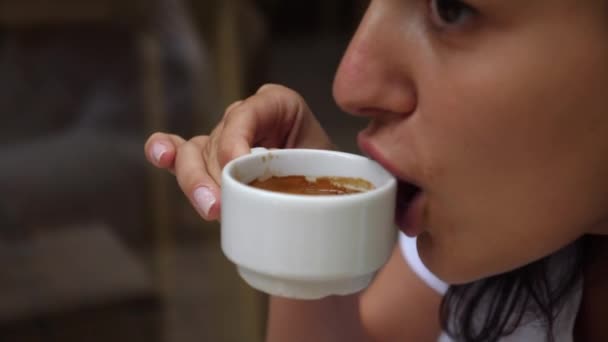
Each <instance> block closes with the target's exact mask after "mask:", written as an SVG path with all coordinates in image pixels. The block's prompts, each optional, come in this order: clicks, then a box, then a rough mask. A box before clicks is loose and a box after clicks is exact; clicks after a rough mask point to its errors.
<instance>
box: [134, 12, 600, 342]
mask: <svg viewBox="0 0 608 342" xmlns="http://www.w3.org/2000/svg"><path fill="white" fill-rule="evenodd" d="M607 42H608V1H606V0H585V1H574V0H533V1H488V0H483V1H481V0H470V1H467V2H463V1H459V0H430V1H422V0H372V1H371V3H370V6H369V8H368V9H367V12H366V15H365V16H364V18H363V20H362V22H361V24H360V26H359V29H358V30H357V32H356V34H355V36H354V38H353V39H352V41H351V44H350V46H349V48H348V50H347V51H346V54H345V55H344V57H343V60H342V62H341V65H340V67H339V69H338V72H337V75H336V79H335V82H334V97H335V99H336V102H337V103H338V105H339V106H340V107H341V108H342V109H343V110H344V111H346V112H349V113H351V114H353V115H358V116H365V117H368V118H369V119H370V124H369V126H368V128H367V129H365V130H364V131H362V132H361V133H360V134H359V136H358V142H359V146H360V148H361V150H362V151H363V152H364V153H365V154H367V155H368V156H370V157H371V158H373V159H375V160H377V161H378V162H379V163H381V164H382V165H383V166H384V167H385V168H386V169H388V170H389V171H390V172H392V173H393V174H394V175H395V176H396V177H397V178H398V179H399V180H400V188H399V189H400V191H399V195H398V201H397V202H398V203H397V212H396V215H395V216H396V217H395V219H396V222H397V223H398V225H399V226H400V227H401V229H402V231H403V232H404V233H405V234H407V235H408V236H409V238H408V237H405V236H402V237H401V243H400V247H399V248H396V250H395V252H394V254H393V257H392V258H391V260H390V261H389V262H388V263H387V265H386V266H385V267H384V269H383V270H382V272H380V274H379V275H378V277H377V278H376V280H375V281H374V283H373V284H372V285H371V286H370V288H368V289H367V290H366V291H364V292H363V293H362V294H359V295H353V296H346V297H330V298H325V299H323V300H319V301H308V302H301V301H295V300H288V299H282V298H272V299H271V310H270V320H269V335H268V340H269V341H296V340H297V341H300V340H301V341H432V340H437V339H438V338H439V339H441V340H444V341H446V340H451V339H454V340H465V341H497V340H499V341H535V340H546V339H548V340H555V341H570V340H572V338H573V336H574V337H576V338H577V340H589V341H599V340H604V339H608V331H606V328H605V327H604V325H602V324H601V317H602V315H601V312H602V311H603V312H604V313H605V312H606V309H605V308H606V306H607V304H608V297H607V296H606V295H605V294H604V292H605V291H601V290H603V289H606V286H608V280H607V279H606V278H607V276H606V275H605V274H606V273H605V272H604V271H603V269H605V268H606V266H607V265H608V253H606V252H604V251H605V250H606V240H605V238H603V237H602V236H604V235H606V234H608V206H607V205H606V203H608V177H606V176H605V175H607V174H608V115H607V108H608V107H607V103H606V102H605V94H604V93H605V89H607V88H608V43H607ZM257 145H261V146H266V147H279V148H290V147H308V148H331V147H332V144H331V142H330V140H329V138H328V137H327V135H326V134H325V133H324V131H323V129H322V128H321V127H320V125H319V123H318V122H317V120H316V119H315V118H314V116H313V115H312V113H311V111H310V110H309V109H308V107H307V106H306V104H305V102H304V100H303V99H302V98H301V97H299V95H297V94H296V93H294V92H293V91H291V90H289V89H286V88H284V87H281V86H277V85H267V86H264V87H262V88H261V89H260V90H259V91H258V92H257V93H256V94H255V95H253V96H251V97H250V98H248V99H245V100H244V101H239V102H236V103H234V104H233V105H231V106H230V107H229V108H228V109H227V110H226V114H225V116H224V118H223V120H222V121H221V122H220V124H219V125H218V126H217V127H216V128H215V130H214V131H213V132H212V133H211V134H210V135H209V136H199V137H195V138H193V139H191V140H190V141H184V140H183V139H182V138H180V137H177V136H173V135H168V134H161V133H159V134H155V135H153V136H152V137H151V138H150V139H149V141H148V142H147V144H146V151H147V153H146V154H147V156H148V158H149V160H150V161H151V162H152V163H153V164H154V165H156V166H157V167H161V168H169V169H172V170H173V171H174V172H175V174H176V176H177V180H178V182H179V184H180V186H181V187H182V189H183V190H184V192H185V194H186V195H187V196H188V197H189V198H190V199H191V201H192V203H193V205H194V206H195V207H196V208H197V210H198V211H199V213H200V214H201V215H202V217H203V218H205V219H208V220H214V219H217V218H218V215H219V207H220V198H219V194H220V192H219V184H220V172H221V168H222V167H223V166H224V165H225V164H226V163H227V162H228V161H230V160H231V159H233V158H235V157H237V156H239V155H242V154H245V153H248V151H249V148H250V147H251V146H257ZM447 284H451V286H449V288H448V287H447ZM589 298H593V300H592V301H589V300H588V299H589ZM598 322H599V323H598ZM442 328H443V331H444V333H441V331H442Z"/></svg>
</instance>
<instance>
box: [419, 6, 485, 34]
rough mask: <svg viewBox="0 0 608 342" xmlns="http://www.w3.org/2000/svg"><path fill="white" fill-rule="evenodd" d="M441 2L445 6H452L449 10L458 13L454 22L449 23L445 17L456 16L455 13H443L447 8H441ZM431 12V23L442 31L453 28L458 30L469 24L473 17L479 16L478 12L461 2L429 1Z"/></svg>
mask: <svg viewBox="0 0 608 342" xmlns="http://www.w3.org/2000/svg"><path fill="white" fill-rule="evenodd" d="M440 2H442V5H443V6H452V7H450V8H447V10H451V11H457V13H456V15H457V18H455V21H454V22H448V21H447V20H446V18H445V15H446V14H447V15H450V14H452V15H454V14H455V13H450V12H448V13H441V12H442V11H446V8H443V9H442V8H440ZM429 12H430V19H431V23H432V24H433V25H434V26H435V27H437V28H438V29H440V30H449V29H452V28H458V27H460V26H462V25H465V24H467V23H468V21H469V20H470V19H471V17H472V16H474V15H475V14H477V11H476V10H475V9H474V8H473V7H471V6H470V5H468V4H466V3H465V2H463V1H460V0H429Z"/></svg>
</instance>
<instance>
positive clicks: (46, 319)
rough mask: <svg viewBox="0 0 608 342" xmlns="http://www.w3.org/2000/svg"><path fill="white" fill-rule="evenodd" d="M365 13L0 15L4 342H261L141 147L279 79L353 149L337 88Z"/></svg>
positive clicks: (212, 231)
mask: <svg viewBox="0 0 608 342" xmlns="http://www.w3.org/2000/svg"><path fill="white" fill-rule="evenodd" d="M365 5H366V1H363V0H351V1H346V0H334V1H323V0H310V1H279V0H199V1H194V0H190V1H188V0H131V1H119V0H55V1H46V0H0V108H1V110H2V116H1V121H0V341H8V342H13V341H26V342H30V341H31V342H38V341H45V342H54V341H62V342H71V341H93V342H95V341H100V342H101V341H104V342H105V341H118V342H121V341H158V342H161V341H162V342H189V341H218V342H221V341H262V339H263V336H264V329H265V322H266V298H265V297H264V296H263V295H262V294H260V293H258V292H256V291H254V290H252V289H250V288H249V287H248V286H247V285H245V284H244V283H243V282H242V281H241V280H240V278H239V277H238V275H237V273H236V270H235V268H234V266H233V265H232V264H230V263H229V262H228V261H227V260H226V258H225V257H224V256H223V254H222V252H221V250H220V246H219V229H218V228H219V227H218V225H217V224H214V223H205V222H203V221H202V220H201V219H200V218H199V217H198V216H197V215H196V213H195V212H194V210H193V209H192V208H190V205H189V204H188V203H187V202H186V201H185V198H184V196H183V195H182V194H181V193H180V192H179V189H178V188H177V186H176V183H175V180H174V178H173V177H172V176H170V175H167V174H166V173H164V172H160V171H157V170H154V169H153V168H152V167H150V166H148V165H147V164H146V162H145V159H144V155H143V143H144V141H145V139H146V137H147V136H148V135H149V134H150V133H152V132H154V131H169V132H174V133H177V134H180V135H182V136H184V137H191V136H192V135H195V134H201V133H205V132H208V131H209V130H210V129H211V128H212V127H213V126H214V124H215V123H216V122H217V120H218V119H219V117H220V116H221V115H222V113H223V108H225V106H226V105H227V104H229V103H231V102H233V101H235V100H238V99H241V98H243V97H245V96H247V95H249V94H251V93H252V92H254V91H255V89H257V87H259V86H260V85H261V84H264V83H268V82H273V83H281V84H284V85H287V86H289V87H291V88H293V89H295V90H297V91H299V92H300V93H301V94H302V95H303V96H304V97H305V98H306V99H307V100H308V101H309V104H310V106H311V108H312V109H313V111H315V112H316V113H317V115H318V116H319V119H320V120H321V122H322V123H323V124H324V126H325V127H326V129H327V130H328V131H329V133H330V135H331V136H332V137H333V138H334V139H335V143H336V144H337V145H338V146H340V147H341V149H343V150H346V151H350V152H357V149H356V145H355V134H356V132H357V131H358V130H359V129H360V128H361V127H363V126H364V125H365V122H364V121H362V120H360V119H356V118H353V117H350V116H348V115H345V114H343V113H341V112H340V111H339V110H338V108H337V107H336V105H335V104H334V102H333V100H332V98H331V82H332V79H333V74H334V71H335V69H336V67H337V65H338V62H339V60H340V57H341V55H342V53H343V51H344V49H345V48H346V45H347V43H348V39H349V37H350V35H351V34H352V33H353V32H354V29H355V27H356V23H357V22H358V20H359V18H360V16H361V14H362V12H363V10H364V7H365Z"/></svg>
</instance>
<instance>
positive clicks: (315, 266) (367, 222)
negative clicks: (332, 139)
mask: <svg viewBox="0 0 608 342" xmlns="http://www.w3.org/2000/svg"><path fill="white" fill-rule="evenodd" d="M270 175H272V176H287V175H303V176H307V177H323V176H335V177H353V178H363V179H365V180H367V181H369V182H370V183H372V184H373V185H374V189H372V190H369V191H365V192H361V193H356V194H349V195H336V196H314V195H293V194H285V193H279V192H271V191H267V190H262V189H258V188H254V187H251V186H249V185H247V184H248V183H249V182H251V181H253V180H255V179H257V178H260V177H267V176H270ZM396 189H397V182H396V180H395V178H394V177H393V176H392V175H391V174H389V173H388V172H387V171H385V170H384V169H383V168H382V167H381V166H380V165H379V164H377V163H376V162H374V161H372V160H370V159H368V158H365V157H362V156H358V155H354V154H348V153H342V152H334V151H324V150H307V149H285V150H266V149H259V148H256V149H253V150H252V153H251V154H249V155H245V156H242V157H240V158H237V159H235V160H233V161H231V162H230V163H228V165H226V167H225V168H224V170H223V173H222V213H221V215H222V218H221V240H222V250H223V251H224V254H225V255H226V256H227V257H228V259H230V260H231V261H232V262H234V263H235V264H236V266H237V268H238V271H239V273H240V275H241V277H242V278H243V279H244V280H245V281H246V282H247V283H248V284H249V285H251V286H252V287H254V288H256V289H258V290H261V291H263V292H266V293H268V294H271V295H276V296H282V297H289V298H298V299H317V298H322V297H325V296H328V295H334V294H336V295H345V294H350V293H354V292H357V291H360V290H362V289H364V288H365V287H367V285H368V284H369V283H370V282H371V280H372V278H373V276H374V274H375V272H376V271H377V270H378V269H379V268H380V267H381V266H382V265H383V264H384V263H385V262H386V261H387V260H388V258H389V256H390V255H391V252H392V250H393V248H394V246H395V241H396V238H397V229H396V227H395V224H394V208H395V196H396Z"/></svg>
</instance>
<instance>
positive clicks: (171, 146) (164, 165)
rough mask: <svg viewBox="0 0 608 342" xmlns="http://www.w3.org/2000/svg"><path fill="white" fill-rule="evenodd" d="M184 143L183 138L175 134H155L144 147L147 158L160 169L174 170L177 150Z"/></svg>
mask: <svg viewBox="0 0 608 342" xmlns="http://www.w3.org/2000/svg"><path fill="white" fill-rule="evenodd" d="M184 142H185V140H184V139H183V138H182V137H180V136H178V135H175V134H167V133H154V134H152V135H151V136H150V138H148V141H146V144H145V146H144V151H145V154H146V158H147V159H148V161H149V162H150V163H151V164H152V165H154V166H156V167H158V168H161V169H169V170H172V169H173V166H174V162H175V154H176V152H177V149H178V148H179V147H180V146H181V145H182V144H183V143H184Z"/></svg>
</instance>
